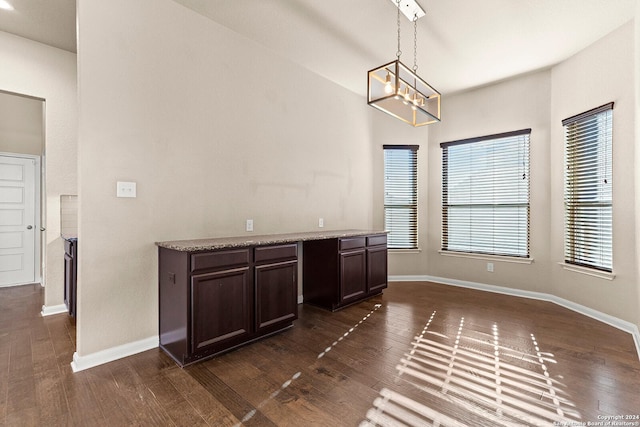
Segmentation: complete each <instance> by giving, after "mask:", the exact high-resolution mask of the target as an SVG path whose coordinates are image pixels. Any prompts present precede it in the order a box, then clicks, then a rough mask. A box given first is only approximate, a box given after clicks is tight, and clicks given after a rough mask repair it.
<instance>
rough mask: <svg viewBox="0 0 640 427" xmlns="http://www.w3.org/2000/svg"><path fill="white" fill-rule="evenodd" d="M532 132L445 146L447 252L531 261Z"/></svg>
mask: <svg viewBox="0 0 640 427" xmlns="http://www.w3.org/2000/svg"><path fill="white" fill-rule="evenodd" d="M530 134H531V129H523V130H519V131H514V132H508V133H502V134H498V135H489V136H484V137H479V138H471V139H464V140H460V141H452V142H446V143H442V144H440V146H441V147H442V249H443V250H445V251H456V252H469V253H479V254H488V255H504V256H516V257H529V135H530Z"/></svg>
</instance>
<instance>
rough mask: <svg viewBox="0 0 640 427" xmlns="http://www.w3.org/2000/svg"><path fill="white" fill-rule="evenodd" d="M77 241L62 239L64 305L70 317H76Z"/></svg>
mask: <svg viewBox="0 0 640 427" xmlns="http://www.w3.org/2000/svg"><path fill="white" fill-rule="evenodd" d="M77 250H78V240H77V239H75V238H70V239H64V303H65V305H66V306H67V311H68V312H69V315H70V316H71V317H76V306H77V303H76V294H77V289H78V262H77V259H78V255H77Z"/></svg>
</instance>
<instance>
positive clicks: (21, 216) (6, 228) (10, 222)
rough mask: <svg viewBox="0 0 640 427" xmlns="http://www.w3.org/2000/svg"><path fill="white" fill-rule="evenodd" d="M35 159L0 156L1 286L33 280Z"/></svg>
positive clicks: (31, 281)
mask: <svg viewBox="0 0 640 427" xmlns="http://www.w3.org/2000/svg"><path fill="white" fill-rule="evenodd" d="M35 193H36V192H35V160H34V159H29V158H22V157H10V156H0V286H7V285H17V284H22V283H33V281H34V279H35V243H36V240H35V238H36V227H35V226H36V223H35V219H36V215H35Z"/></svg>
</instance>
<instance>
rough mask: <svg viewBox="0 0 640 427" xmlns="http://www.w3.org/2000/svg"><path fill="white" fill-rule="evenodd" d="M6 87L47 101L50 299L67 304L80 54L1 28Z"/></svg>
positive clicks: (2, 84)
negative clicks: (66, 241) (66, 212)
mask: <svg viewBox="0 0 640 427" xmlns="http://www.w3.org/2000/svg"><path fill="white" fill-rule="evenodd" d="M0 90H3V91H7V92H13V93H18V94H22V95H28V96H31V97H35V98H41V99H44V100H45V158H44V164H45V172H46V175H45V191H46V223H45V224H44V225H45V227H46V232H45V233H46V234H45V241H46V248H45V254H46V258H45V283H46V288H45V301H44V304H45V306H47V307H53V306H57V305H61V304H64V290H63V281H64V280H63V275H64V274H63V267H64V265H63V264H64V262H63V254H64V246H63V244H62V239H61V238H60V207H59V204H60V195H61V194H74V193H75V192H76V188H77V187H76V185H77V182H76V177H77V174H76V171H77V165H76V159H77V150H76V148H77V140H76V131H77V110H76V55H75V54H73V53H70V52H67V51H64V50H60V49H57V48H53V47H50V46H46V45H43V44H40V43H37V42H33V41H30V40H27V39H24V38H21V37H17V36H14V35H11V34H8V33H4V32H0Z"/></svg>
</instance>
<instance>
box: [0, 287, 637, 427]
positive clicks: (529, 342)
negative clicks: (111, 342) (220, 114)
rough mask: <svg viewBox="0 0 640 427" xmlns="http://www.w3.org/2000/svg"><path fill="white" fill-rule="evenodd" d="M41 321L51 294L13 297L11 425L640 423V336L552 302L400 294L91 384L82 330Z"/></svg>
mask: <svg viewBox="0 0 640 427" xmlns="http://www.w3.org/2000/svg"><path fill="white" fill-rule="evenodd" d="M376 304H380V306H379V307H376ZM41 306H42V288H41V287H40V286H39V285H27V286H20V287H15V288H2V289H0V426H9V425H16V426H29V425H34V426H36V425H38V426H40V425H50V426H57V425H62V426H67V425H68V426H83V427H84V426H120V425H127V426H128V425H140V426H142V425H149V426H151V425H153V426H157V425H162V426H165V425H166V426H219V425H222V426H239V425H246V426H263V425H266V426H269V425H278V426H288V425H290V426H300V425H305V426H306V425H317V426H328V425H331V426H358V425H360V423H361V422H364V421H365V420H370V419H371V417H373V418H376V417H380V418H379V419H378V418H376V419H378V421H379V424H380V425H385V421H384V420H386V419H394V420H396V421H404V422H406V423H413V424H414V425H429V424H433V423H441V424H442V425H447V424H448V423H449V424H451V423H452V422H460V423H462V424H464V425H473V426H492V427H493V426H496V425H498V426H500V425H501V426H505V427H511V426H512V425H537V424H540V425H551V424H552V423H553V422H557V423H563V422H564V423H565V425H568V424H567V423H570V422H572V423H574V424H575V425H577V424H576V423H580V422H582V423H586V422H589V421H592V422H593V421H597V420H598V417H599V416H600V417H601V416H606V415H619V414H635V413H638V412H640V409H639V408H640V393H638V390H640V361H639V360H638V355H637V353H636V348H635V344H634V342H633V338H632V337H631V335H629V334H627V333H625V332H623V331H620V330H617V329H615V328H612V327H611V326H609V325H607V324H604V323H601V322H598V321H596V320H595V319H592V318H590V317H587V316H583V315H580V314H578V313H575V312H572V311H570V310H568V309H566V308H564V307H560V306H557V305H555V304H552V303H548V302H544V301H535V300H526V299H521V298H516V297H512V296H508V295H500V294H492V293H487V292H481V291H476V290H471V289H465V288H456V287H451V286H445V285H440V284H435V283H428V282H416V283H410V282H405V283H391V284H390V286H389V288H388V289H387V290H385V292H384V294H382V295H380V296H377V297H375V298H373V299H371V300H368V301H364V302H361V303H358V304H355V305H353V306H351V307H348V308H345V309H343V310H341V311H338V312H335V313H331V312H328V311H325V310H322V309H318V308H316V307H311V306H306V305H301V306H299V319H298V320H296V321H295V322H294V327H293V328H291V329H289V330H287V331H285V332H283V333H280V334H277V335H274V336H271V337H268V338H265V339H262V340H259V341H257V342H255V343H252V344H251V345H248V346H245V347H241V348H239V349H236V350H234V351H232V352H229V353H227V354H224V355H220V356H218V357H216V358H214V359H210V360H207V361H202V362H200V363H198V364H195V365H193V366H189V367H187V368H184V369H183V368H179V367H178V366H177V365H176V364H175V363H174V362H173V360H172V359H171V358H170V357H168V356H167V355H166V354H164V353H163V352H162V351H161V350H160V349H153V350H149V351H145V352H143V353H140V354H137V355H134V356H130V357H127V358H124V359H121V360H117V361H114V362H112V363H109V364H105V365H101V366H98V367H95V368H92V369H89V370H87V371H82V372H78V373H75V374H74V373H72V372H71V367H70V365H69V363H70V362H71V358H72V355H73V352H74V351H75V322H74V321H73V320H72V319H71V318H70V317H69V316H67V315H66V314H61V315H55V316H48V317H46V318H43V317H42V316H40V308H41ZM345 333H346V335H345ZM498 374H500V375H498ZM498 378H500V382H498V381H497V380H498Z"/></svg>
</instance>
